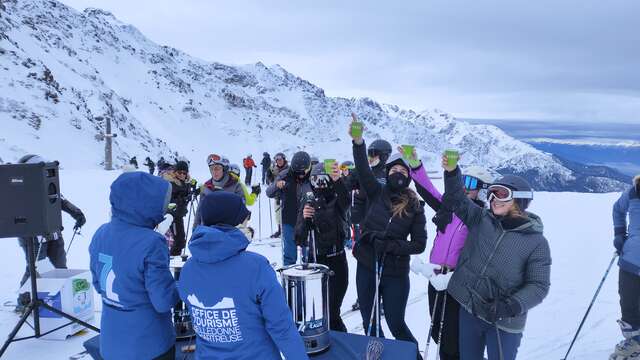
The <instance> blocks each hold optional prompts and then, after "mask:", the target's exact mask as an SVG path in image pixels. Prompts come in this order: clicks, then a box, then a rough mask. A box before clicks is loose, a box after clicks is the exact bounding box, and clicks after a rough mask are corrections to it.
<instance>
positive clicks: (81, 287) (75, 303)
mask: <svg viewBox="0 0 640 360" xmlns="http://www.w3.org/2000/svg"><path fill="white" fill-rule="evenodd" d="M37 282H38V298H40V299H42V300H43V301H44V302H45V303H47V304H49V305H51V306H53V307H55V308H56V309H60V310H62V311H63V312H64V313H66V314H69V315H71V316H73V317H75V318H78V319H80V320H82V321H84V322H87V323H90V324H92V322H93V320H94V319H95V314H94V303H93V285H92V283H91V272H89V270H77V269H54V270H50V271H47V272H45V273H42V274H40V277H39V278H38V279H37ZM30 291H31V282H30V281H27V282H26V283H25V284H24V286H23V287H22V288H21V289H20V292H30ZM30 321H32V322H33V315H31V316H30ZM68 322H69V320H67V319H66V318H64V317H62V316H61V315H58V314H56V313H54V312H52V311H49V310H47V309H43V308H41V309H40V331H41V332H43V333H44V332H47V331H49V330H52V329H55V328H57V327H59V326H61V325H64V324H66V323H68ZM84 328H85V327H84V326H82V325H79V324H77V323H73V324H71V325H69V326H65V327H64V328H62V329H59V330H56V331H54V332H52V333H51V334H48V335H46V336H43V337H42V339H48V340H65V339H66V338H67V337H69V336H71V335H74V334H76V333H77V332H78V331H80V330H82V329H84Z"/></svg>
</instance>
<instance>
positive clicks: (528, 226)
mask: <svg viewBox="0 0 640 360" xmlns="http://www.w3.org/2000/svg"><path fill="white" fill-rule="evenodd" d="M526 213H527V217H528V219H529V221H527V222H526V223H524V224H522V225H520V226H518V227H517V228H515V229H513V230H512V231H517V232H522V233H538V234H542V233H543V231H544V225H543V224H542V219H540V216H538V215H536V214H534V213H532V212H528V211H527V212H526Z"/></svg>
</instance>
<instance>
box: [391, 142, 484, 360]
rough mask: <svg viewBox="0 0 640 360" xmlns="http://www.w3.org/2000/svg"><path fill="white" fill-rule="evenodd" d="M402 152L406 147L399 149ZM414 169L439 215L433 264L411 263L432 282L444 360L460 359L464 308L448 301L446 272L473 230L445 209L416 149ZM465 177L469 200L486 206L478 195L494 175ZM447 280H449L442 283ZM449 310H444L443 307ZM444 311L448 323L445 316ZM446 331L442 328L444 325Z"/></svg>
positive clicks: (479, 172) (468, 172)
mask: <svg viewBox="0 0 640 360" xmlns="http://www.w3.org/2000/svg"><path fill="white" fill-rule="evenodd" d="M398 151H399V152H401V153H402V148H399V149H398ZM405 160H406V161H407V162H408V163H409V165H410V166H411V178H412V179H413V181H414V183H415V186H416V190H417V192H418V194H419V195H420V197H422V199H423V200H424V201H425V202H426V203H427V204H428V205H429V207H431V208H432V209H433V210H434V211H435V212H436V215H435V216H434V217H433V220H432V221H433V222H434V223H435V224H436V229H437V233H436V237H435V239H434V240H433V248H432V249H431V254H430V257H429V262H428V263H425V262H424V261H422V259H421V258H420V257H418V256H416V257H414V258H413V261H412V262H411V270H412V271H414V272H415V273H418V274H421V275H423V276H424V277H426V278H427V279H429V280H431V281H430V282H429V287H428V296H429V310H430V311H429V313H430V314H432V315H433V317H432V318H431V319H430V321H431V324H432V327H431V337H432V338H433V340H434V341H435V342H436V343H438V341H440V339H441V341H442V343H441V344H440V346H439V348H440V354H439V355H440V359H442V360H458V359H460V352H459V350H458V327H459V326H458V320H459V319H458V314H459V312H460V305H459V304H458V302H457V301H446V300H445V296H444V294H445V293H446V290H447V289H446V284H444V283H445V282H446V279H447V276H446V274H443V275H441V274H442V270H443V269H446V270H447V271H455V267H456V264H457V262H458V257H459V255H460V251H462V247H463V246H464V242H465V239H466V238H467V234H468V232H469V230H468V229H467V227H466V226H465V225H464V223H463V222H462V220H460V218H458V217H457V216H455V215H453V214H452V212H451V211H449V210H447V209H444V208H443V207H442V194H441V193H440V192H439V191H438V189H436V187H435V186H434V185H433V183H432V182H431V179H429V176H428V175H427V171H426V169H425V168H424V166H423V164H422V162H421V161H420V160H418V156H417V154H416V152H415V150H414V152H413V154H412V155H411V157H409V158H406V159H405ZM464 174H465V175H463V176H462V179H463V181H464V189H465V192H466V194H467V197H468V198H469V199H471V200H472V201H473V202H474V203H475V204H476V205H477V206H479V207H484V206H485V204H484V202H483V201H482V200H480V199H479V197H478V194H479V192H480V190H481V189H486V188H487V187H489V185H491V183H492V182H493V176H492V175H491V174H490V173H489V172H488V171H487V170H486V169H483V168H481V167H478V166H470V167H468V168H466V169H465V172H464ZM440 280H445V281H440ZM443 306H444V307H445V309H442V307H443ZM443 312H444V314H445V316H444V320H443V319H442V313H443ZM441 323H442V324H443V325H442V329H441V328H440V324H441Z"/></svg>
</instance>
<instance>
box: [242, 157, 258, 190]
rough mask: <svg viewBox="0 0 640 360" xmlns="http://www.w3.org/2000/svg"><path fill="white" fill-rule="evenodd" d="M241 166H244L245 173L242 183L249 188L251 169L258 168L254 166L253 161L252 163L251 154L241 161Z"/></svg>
mask: <svg viewBox="0 0 640 360" xmlns="http://www.w3.org/2000/svg"><path fill="white" fill-rule="evenodd" d="M242 165H243V166H244V171H245V179H244V183H245V185H247V186H251V176H252V174H253V168H255V167H258V166H257V165H256V163H255V161H253V158H252V157H251V154H249V155H247V157H246V158H244V159H243V160H242Z"/></svg>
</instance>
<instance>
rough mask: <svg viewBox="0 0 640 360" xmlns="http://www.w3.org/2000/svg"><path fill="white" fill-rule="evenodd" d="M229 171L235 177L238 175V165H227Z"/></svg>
mask: <svg viewBox="0 0 640 360" xmlns="http://www.w3.org/2000/svg"><path fill="white" fill-rule="evenodd" d="M229 172H230V173H232V174H235V175H236V176H237V177H240V166H238V164H231V165H229Z"/></svg>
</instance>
